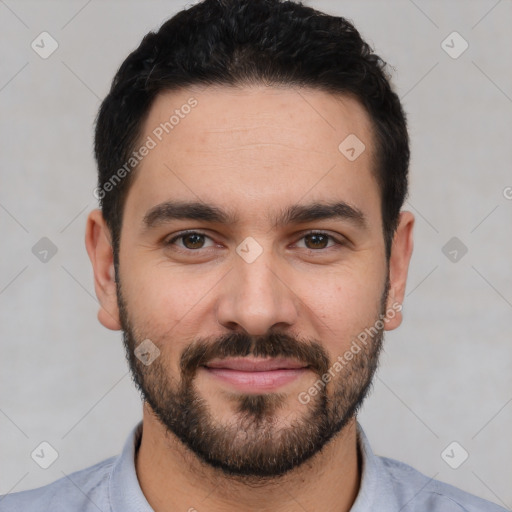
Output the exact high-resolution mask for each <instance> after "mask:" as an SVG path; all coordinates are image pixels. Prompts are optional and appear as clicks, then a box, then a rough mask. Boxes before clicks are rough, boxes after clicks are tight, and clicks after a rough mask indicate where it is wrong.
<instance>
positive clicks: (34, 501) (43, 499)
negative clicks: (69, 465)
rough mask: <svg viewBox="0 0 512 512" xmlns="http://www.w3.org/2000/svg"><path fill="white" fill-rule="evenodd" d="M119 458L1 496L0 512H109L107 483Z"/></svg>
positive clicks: (115, 457) (111, 458) (106, 460)
mask: <svg viewBox="0 0 512 512" xmlns="http://www.w3.org/2000/svg"><path fill="white" fill-rule="evenodd" d="M117 458H118V456H114V457H110V458H109V459H105V460H103V461H101V462H99V463H97V464H95V465H94V466H90V467H88V468H85V469H82V470H80V471H76V472H74V473H71V474H69V475H65V476H63V477H62V478H59V480H56V481H55V482H52V483H50V484H48V485H45V486H43V487H39V488H37V489H30V490H28V491H21V492H15V493H10V494H6V495H3V496H0V511H1V512H32V511H33V512H36V511H37V512H46V511H48V512H50V511H51V512H64V511H65V512H69V511H70V510H73V511H75V512H89V511H94V512H97V511H98V509H99V510H104V511H107V510H110V505H109V498H108V483H109V479H110V474H111V472H112V468H113V466H114V463H115V462H116V460H117Z"/></svg>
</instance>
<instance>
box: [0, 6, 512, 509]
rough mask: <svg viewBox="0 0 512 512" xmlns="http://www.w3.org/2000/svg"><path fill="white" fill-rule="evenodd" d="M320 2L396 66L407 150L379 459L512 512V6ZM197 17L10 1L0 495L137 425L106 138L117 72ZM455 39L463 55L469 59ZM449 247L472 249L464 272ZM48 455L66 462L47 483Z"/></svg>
mask: <svg viewBox="0 0 512 512" xmlns="http://www.w3.org/2000/svg"><path fill="white" fill-rule="evenodd" d="M306 3H307V4H308V5H311V6H312V7H317V8H319V9H323V10H326V11H327V12H329V13H333V14H340V15H344V16H346V17H348V18H349V19H352V20H353V21H354V22H355V24H356V26H357V27H358V28H359V30H360V31H361V32H362V34H363V36H364V37H365V38H366V39H367V40H368V41H369V42H370V44H372V45H373V46H375V48H376V51H377V52H378V53H379V54H380V55H381V56H383V58H384V59H385V60H387V61H388V62H390V63H391V64H392V65H393V66H394V67H395V68H396V71H395V73H394V82H395V84H396V87H397V89H398V91H399V94H400V96H401V98H402V99H403V103H404V106H405V109H406V111H407V113H408V116H409V125H410V134H411V138H412V165H411V194H410V198H409V200H408V202H407V204H406V206H405V209H409V210H411V211H412V212H413V213H414V214H415V215H416V218H417V224H416V232H415V250H414V254H413V258H412V263H411V268H410V273H409V281H408V289H407V292H406V295H407V297H406V300H405V304H404V312H405V319H404V323H403V325H402V326H401V327H400V328H399V329H398V330H397V331H393V332H391V333H388V334H387V337H386V348H385V353H384V354H383V357H382V364H381V368H380V370H379V373H378V375H377V378H376V380H375V386H374V390H373V393H372V395H371V397H370V398H369V399H368V400H367V402H366V404H365V407H364V410H363V411H362V413H361V415H360V421H361V423H362V424H363V426H364V427H365V429H366V432H367V434H368V436H369V438H370V441H371V442H372V444H373V447H374V450H375V451H376V452H377V453H378V454H381V455H386V456H390V457H393V458H397V459H399V460H402V461H405V462H407V463H409V464H411V465H413V466H415V467H416V468H418V469H419V470H421V471H422V472H424V473H426V474H427V475H428V476H432V477H436V478H438V479H441V480H444V481H446V482H450V483H452V484H454V485H457V486H459V487H461V488H463V489H466V490H468V491H471V492H473V493H475V494H478V495H480V496H482V497H485V498H487V499H489V500H492V501H495V502H497V503H500V504H502V505H504V506H506V507H508V508H511V507H512V486H511V485H510V483H511V480H512V441H511V432H512V403H511V402H512V386H511V383H512V377H511V371H510V369H511V367H512V364H511V363H512V350H511V342H510V338H511V329H510V325H511V322H510V320H511V313H512V272H511V262H512V260H511V256H512V251H511V248H512V236H511V235H512V222H511V220H512V215H511V214H512V200H510V199H508V198H511V197H512V188H507V187H512V173H511V162H512V144H511V140H512V139H511V135H512V130H511V122H510V119H511V113H512V99H511V98H512V84H511V78H512V66H511V62H512V61H511V49H512V36H511V31H510V20H511V19H512V4H511V2H510V1H505V0H502V1H496V0H478V1H443V2H442V1H426V0H423V1H420V0H415V1H414V2H413V1H408V0H404V1H394V2H389V1H388V2H383V1H372V2H370V1H359V2H355V1H352V2H349V1H314V0H310V1H308V2H306ZM185 5H190V3H189V4H185V3H184V2H182V1H167V2H157V1H146V2H142V1H139V2H114V1H101V2H100V1H99V0H93V1H90V2H87V1H80V2H74V1H67V2H64V1H61V2H50V1H38V2H35V1H34V2H27V1H21V0H18V1H15V0H5V1H4V0H0V34H1V38H2V44H1V45H0V59H1V67H0V109H1V128H0V129H1V131H0V141H1V143H2V150H1V152H0V169H1V173H2V174H1V180H2V181H1V183H2V186H1V187H0V221H1V233H2V257H1V267H2V270H1V276H0V326H1V330H2V337H1V341H2V345H1V357H0V365H1V370H0V379H1V381H0V494H1V493H6V492H9V491H19V490H23V489H28V488H32V487H36V486H40V485H43V484H46V483H49V482H51V481H53V480H55V479H57V478H60V477H62V476H63V475H67V474H69V473H70V472H72V471H74V470H78V469H81V468H84V467H86V466H88V465H91V464H94V463H96V462H98V461H100V460H102V459H104V458H106V457H108V456H111V455H114V454H117V453H118V452H119V451H120V450H121V448H122V445H123V443H124V440H125V437H126V436H127V434H128V433H129V431H130V430H131V429H132V427H133V426H134V425H135V423H136V422H137V421H138V420H139V419H140V418H141V405H140V399H139V397H138V394H137V392H136V391H135V388H134V386H133V385H132V383H131V380H130V375H129V373H128V367H127V365H126V363H125V360H124V352H123V348H122V343H121V334H120V333H118V332H111V331H107V330H106V329H104V328H103V327H102V326H101V325H100V324H99V323H98V322H97V320H96V312H97V308H98V304H97V301H96V298H95V295H94V288H93V275H92V270H91V265H90V263H89V260H88V257H87V254H86V251H85V247H84V241H83V238H84V226H85V220H86V215H87V212H88V211H89V210H91V209H92V208H94V207H96V200H95V199H94V197H93V194H92V192H93V189H94V187H95V178H96V177H95V164H94V161H93V158H92V136H93V135H92V130H93V121H94V118H95V115H96V112H97V109H98V107H99V103H100V99H102V98H103V97H104V96H105V94H106V93H107V90H108V88H109V85H110V81H111V79H112V77H113V74H114V72H115V71H116V70H117V68H118V66H119V64H120V63H121V61H122V60H123V59H124V58H125V57H126V56H127V54H128V52H129V51H131V50H132V49H134V48H135V47H136V46H137V45H138V43H139V41H140V39H141V38H142V36H143V35H144V34H145V33H146V32H147V31H148V30H150V29H156V28H158V27H159V25H160V24H161V23H162V22H163V21H164V20H165V19H167V18H168V17H170V16H171V15H172V14H174V13H175V12H176V11H178V10H179V9H181V8H182V7H184V6H185ZM43 31H48V32H49V33H50V34H51V35H52V37H53V38H54V39H55V40H56V41H57V42H58V45H59V47H58V49H57V50H56V51H55V52H54V53H53V54H52V55H51V56H50V57H49V58H47V59H42V58H41V57H40V56H39V55H38V54H36V52H35V51H34V50H33V49H32V48H31V42H32V41H33V40H34V39H36V38H37V36H38V35H39V34H40V33H41V32H43ZM453 31H457V32H458V33H459V34H460V35H461V36H462V37H463V38H464V39H465V40H466V41H467V42H468V43H469V48H468V49H467V50H466V51H465V52H464V53H462V55H460V56H459V57H458V58H456V59H454V58H452V57H450V56H449V55H448V54H447V53H446V51H445V50H444V49H443V47H442V44H441V43H442V41H443V40H445V38H446V37H447V36H448V35H449V34H451V33H452V32H453ZM445 44H448V45H449V46H452V47H453V48H452V49H451V50H450V51H452V53H453V52H454V51H457V50H459V49H460V48H461V41H460V40H456V39H455V40H454V39H453V37H452V39H450V38H449V39H448V41H447V43H445ZM507 197H508V198H507ZM42 237H47V238H49V239H50V240H51V241H52V243H53V244H55V246H56V248H57V253H56V254H55V255H54V256H53V257H51V258H50V257H49V256H50V254H51V253H50V254H49V256H48V261H47V262H46V263H44V262H42V261H40V260H39V259H38V258H37V257H36V255H34V254H33V252H32V247H33V246H34V245H35V244H36V243H37V242H38V241H39V240H40V239H41V238H42ZM452 237H457V238H458V239H459V240H460V241H461V242H462V243H463V244H464V246H465V247H467V249H468V252H467V254H465V255H464V256H462V257H460V255H461V254H462V253H461V252H460V251H459V252H458V253H457V255H458V261H456V262H453V261H450V259H449V258H448V257H447V256H446V255H445V254H444V253H443V251H442V248H443V247H444V246H445V244H446V243H447V242H448V241H449V240H450V239H451V238H452ZM452 249H453V248H451V247H450V246H449V250H452ZM456 250H457V249H456ZM445 252H446V253H448V250H445ZM448 256H450V255H449V254H448ZM452 256H453V254H452ZM41 441H47V442H49V443H50V444H51V445H52V446H54V447H55V449H56V450H57V451H58V453H59V457H58V459H57V460H56V461H55V463H54V464H53V465H52V466H51V467H50V468H49V469H46V470H43V469H41V468H40V467H39V466H38V465H36V463H35V462H34V461H33V460H32V459H31V457H30V454H31V452H32V451H33V450H34V449H35V448H36V447H37V446H38V445H39V443H40V442H41ZM452 441H457V442H458V443H459V444H460V445H461V446H462V447H463V448H464V449H465V450H466V451H467V452H468V453H469V458H468V459H467V460H466V461H465V462H464V463H463V464H462V465H461V466H460V467H459V468H458V469H452V468H451V467H449V466H448V464H447V463H446V462H445V460H443V458H442V457H441V452H443V450H444V449H445V448H446V447H447V446H448V445H449V443H451V442H452ZM453 453H454V454H455V455H454V456H453V457H452V460H453V459H457V457H459V456H460V452H457V451H455V452H453ZM450 454H451V453H450Z"/></svg>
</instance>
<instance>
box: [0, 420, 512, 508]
mask: <svg viewBox="0 0 512 512" xmlns="http://www.w3.org/2000/svg"><path fill="white" fill-rule="evenodd" d="M141 435H142V422H140V423H138V424H137V425H136V426H135V427H134V429H133V430H132V432H131V433H130V435H129V437H128V439H127V440H126V443H125V445H124V448H123V451H122V453H121V454H120V455H119V456H115V457H111V458H109V459H106V460H104V461H102V462H99V463H98V464H95V465H94V466H91V467H88V468H86V469H83V470H81V471H77V472H75V473H72V474H70V475H68V476H66V477H63V478H61V479H59V480H57V481H55V482H53V483H51V484H49V485H46V486H44V487H40V488H38V489H32V490H29V491H22V492H17V493H12V494H7V495H4V496H0V512H154V511H153V509H152V508H151V507H150V505H149V503H148V502H147V500H146V498H145V496H144V494H143V493H142V490H141V488H140V485H139V481H138V479H137V473H136V472H135V452H136V450H137V449H138V446H139V443H140V439H141ZM357 436H358V443H359V447H360V450H361V455H362V475H361V486H360V488H359V493H358V495H357V498H356V501H355V502H354V505H353V506H352V508H351V509H350V512H413V511H414V512H420V511H421V512H461V511H467V512H477V511H478V512H506V510H507V509H505V508H502V507H500V506H498V505H495V504H494V503H491V502H489V501H485V500H483V499H481V498H477V497H476V496H473V495H472V494H469V493H467V492H465V491H462V490H460V489H457V488H456V487H453V486H451V485H448V484H445V483H443V482H440V481H439V480H434V479H432V478H429V477H427V476H425V475H423V474H422V473H420V472H419V471H417V470H415V469H414V468H412V467H411V466H408V465H407V464H404V463H403V462H399V461H396V460H393V459H389V458H385V457H379V456H377V455H375V454H374V453H373V451H372V449H371V447H370V444H369V442H368V439H367V437H366V435H365V433H364V432H363V429H362V427H361V425H360V424H359V423H357ZM192 506H193V503H192Z"/></svg>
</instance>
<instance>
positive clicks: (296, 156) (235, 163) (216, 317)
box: [102, 86, 408, 479]
mask: <svg viewBox="0 0 512 512" xmlns="http://www.w3.org/2000/svg"><path fill="white" fill-rule="evenodd" d="M185 105H193V107H191V108H185V107H184V106H185ZM174 113H175V114H176V115H175V119H173V120H172V121H171V123H172V128H170V125H169V124H168V125H165V123H166V122H169V118H170V117H171V115H173V114H174ZM162 127H166V129H167V130H166V129H164V128H162ZM167 131H168V133H167ZM350 134H355V135H356V136H357V138H358V139H359V140H360V141H362V142H363V143H364V145H365V149H364V151H363V152H362V153H361V154H360V155H359V156H358V157H357V158H356V159H353V158H347V156H346V155H347V152H346V151H345V153H343V152H342V151H340V149H339V145H340V143H341V142H342V141H344V139H346V137H347V136H349V135H350ZM150 139H151V140H152V141H153V143H154V145H153V143H150V142H149V140H150ZM140 140H141V141H142V142H141V144H142V143H146V144H148V147H149V146H152V147H151V148H150V150H149V151H148V152H147V154H146V155H145V156H144V158H143V159H142V161H141V163H140V164H139V167H138V170H137V174H136V175H135V176H134V181H133V183H132V184H131V186H130V189H129V192H128V195H127V198H126V203H125V207H124V214H123V227H122V232H121V241H120V250H119V266H118V268H117V269H116V276H117V288H116V292H117V304H115V305H114V303H113V302H111V303H110V305H109V304H107V303H108V302H109V300H110V301H112V297H110V299H106V298H104V300H103V301H102V304H103V305H104V307H105V308H108V307H110V310H111V312H112V311H117V313H115V312H114V316H115V315H116V314H117V315H118V319H119V324H120V327H122V329H123V331H124V341H125V346H126V349H127V354H128V359H129V362H130V366H131V370H132V372H133V375H134V378H135V381H136V383H137V386H138V387H139V389H140V390H141V392H142V395H143V398H144V399H145V401H146V402H147V404H148V405H149V406H150V408H151V410H152V411H153V412H154V416H155V418H157V420H158V421H159V422H161V424H162V425H163V426H164V427H165V428H166V429H167V431H168V432H169V433H170V434H171V435H174V436H176V437H177V438H178V439H180V440H181V441H182V442H183V443H184V444H185V445H186V446H187V447H188V448H190V449H191V450H192V451H193V453H195V454H196V455H197V456H198V457H199V458H200V459H201V460H203V461H204V462H206V463H208V464H209V465H211V466H212V467H216V468H219V469H220V470H222V471H223V472H224V473H225V474H229V475H232V476H235V475H238V476H244V477H251V478H255V479H265V478H275V477H276V476H280V475H284V474H286V473H287V472H288V471H290V470H291V469H293V468H296V467H298V466H300V465H301V464H302V463H304V462H305V461H306V460H308V459H310V458H311V457H313V456H314V455H315V454H316V453H318V452H319V451H320V450H321V449H322V447H323V446H324V445H325V444H326V443H327V442H328V441H329V440H330V439H331V438H333V436H335V435H336V434H337V433H339V432H340V431H341V430H342V429H343V427H344V426H345V425H346V424H347V422H348V421H349V420H350V419H351V418H353V416H354V413H355V412H356V410H357V408H358V407H359V405H360V404H361V402H362V400H363V398H364V396H365V394H366V392H367V390H368V387H369V385H370V382H371V379H372V376H373V373H374V371H375V369H376V366H377V359H378V354H379V350H380V347H381V343H382V335H383V330H384V329H386V328H394V326H396V320H393V321H390V324H388V325H385V324H386V322H387V318H386V319H385V322H383V321H382V319H383V317H384V315H386V314H387V313H388V311H389V310H390V308H391V302H390V301H391V299H392V298H396V297H397V294H396V293H395V292H396V289H395V287H394V286H392V291H393V293H392V295H393V297H390V296H388V291H389V286H390V281H389V275H390V274H389V266H388V262H387V261H386V258H385V247H384V237H383V231H382V218H381V213H380V207H381V202H380V195H379V188H378V185H377V182H376V180H375V178H374V175H373V173H372V168H373V161H374V160H373V159H374V154H373V139H372V134H371V123H370V120H369V118H368V116H367V114H366V112H365V111H364V109H363V107H362V106H361V105H360V104H359V103H358V102H357V101H356V100H354V99H351V98H349V97H341V98H340V97H334V96H332V95H329V94H327V93H324V92H320V91H314V90H305V89H302V90H300V93H299V92H297V91H295V90H293V89H291V88H282V89H278V88H270V87H265V86H261V87H256V86H251V87H244V88H241V89H234V88H229V87H224V88H222V87H216V88H213V87H210V88H203V89H199V88H194V89H193V88H188V89H184V90H181V91H178V92H172V93H171V92H167V93H165V94H162V95H160V96H159V97H158V98H157V99H156V101H155V103H154V104H153V106H152V108H151V111H150V113H149V116H148V118H147V119H146V121H145V124H144V133H143V134H142V136H141V139H140ZM349 140H350V139H349ZM356 151H357V149H356ZM352 153H353V152H352ZM352 153H350V150H349V153H348V154H349V156H351V157H352V156H353V154H352ZM407 261H408V260H407ZM402 266H403V265H402ZM398 267H399V266H398ZM398 267H397V268H398ZM392 270H393V269H392ZM392 274H393V276H392V277H393V279H394V280H393V281H392V283H391V284H392V285H394V284H396V280H397V279H399V278H401V277H403V275H402V274H403V272H402V273H401V274H400V273H396V272H393V273H392ZM397 275H398V277H397ZM399 295H400V293H398V296H399ZM117 307H118V308H119V309H116V308H117ZM393 309H396V308H395V306H394V305H393ZM104 323H106V322H104ZM392 324H393V327H391V325H392ZM109 326H111V324H110V325H109ZM369 332H370V333H371V335H368V333H369ZM363 333H366V335H363ZM363 339H364V341H363ZM144 340H146V341H144ZM148 340H149V341H148ZM139 345H140V347H146V349H147V350H146V352H149V357H150V361H151V362H150V364H144V362H143V361H141V360H139V358H138V357H136V352H137V350H136V349H137V347H139ZM354 347H356V348H354ZM350 353H351V354H352V356H350ZM151 355H152V356H153V357H155V355H157V357H156V358H154V360H152V359H153V357H151ZM147 362H148V361H146V363H147ZM262 363H271V364H273V365H274V366H271V367H266V366H262V365H261V364H262ZM258 364H259V366H258ZM244 365H246V366H244ZM247 365H248V366H247Z"/></svg>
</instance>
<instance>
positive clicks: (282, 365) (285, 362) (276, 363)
mask: <svg viewBox="0 0 512 512" xmlns="http://www.w3.org/2000/svg"><path fill="white" fill-rule="evenodd" d="M205 366H206V367H207V368H212V369H226V370H238V371H242V372H268V371H273V370H296V369H299V368H307V367H308V365H307V364H305V363H301V362H299V361H296V360H293V359H285V358H272V359H261V358H248V357H243V358H228V359H214V360H213V361H210V362H209V363H207V364H206V365H205Z"/></svg>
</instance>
